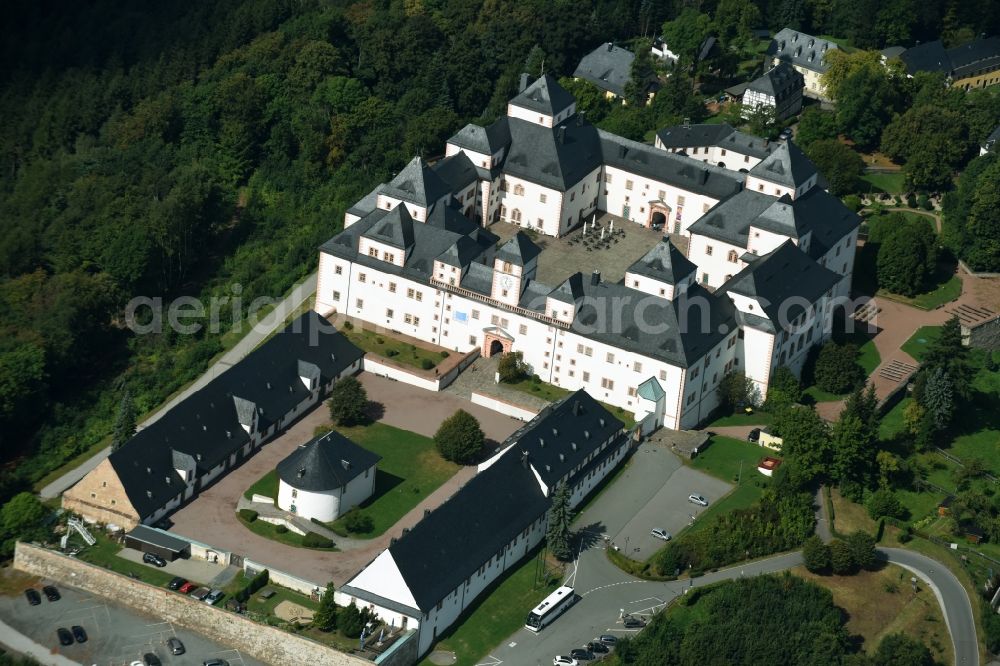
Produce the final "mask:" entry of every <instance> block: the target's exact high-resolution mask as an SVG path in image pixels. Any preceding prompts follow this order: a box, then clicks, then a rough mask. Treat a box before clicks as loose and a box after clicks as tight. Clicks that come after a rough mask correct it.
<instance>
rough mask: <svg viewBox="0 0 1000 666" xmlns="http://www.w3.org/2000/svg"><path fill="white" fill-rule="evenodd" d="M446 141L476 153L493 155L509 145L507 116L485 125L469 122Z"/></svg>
mask: <svg viewBox="0 0 1000 666" xmlns="http://www.w3.org/2000/svg"><path fill="white" fill-rule="evenodd" d="M448 143H450V144H453V145H456V146H459V147H460V148H467V149H469V150H471V151H473V152H476V153H482V154H484V155H494V154H496V153H498V152H500V151H501V150H502V149H503V148H506V147H507V146H508V145H510V129H509V128H508V127H507V117H506V116H503V117H501V118H499V119H497V120H496V122H493V123H490V124H489V125H487V126H486V127H481V126H480V125H474V124H472V123H469V124H468V125H466V126H465V127H463V128H462V129H460V130H458V132H456V133H455V135H454V136H453V137H451V138H450V139H448Z"/></svg>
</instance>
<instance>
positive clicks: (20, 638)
mask: <svg viewBox="0 0 1000 666" xmlns="http://www.w3.org/2000/svg"><path fill="white" fill-rule="evenodd" d="M0 644H3V645H6V646H7V647H9V648H10V649H11V650H14V651H15V652H20V653H21V654H23V655H26V656H28V657H31V658H32V659H34V660H35V661H37V662H38V663H40V664H45V666H78V665H77V662H75V661H73V660H71V659H67V658H66V657H64V656H62V655H61V654H53V652H52V648H47V647H45V646H43V645H39V644H38V643H36V642H35V641H33V640H31V639H30V638H28V637H27V636H25V635H24V634H22V633H21V632H19V631H18V630H17V629H15V628H14V627H12V626H10V625H9V624H7V623H6V622H3V621H0Z"/></svg>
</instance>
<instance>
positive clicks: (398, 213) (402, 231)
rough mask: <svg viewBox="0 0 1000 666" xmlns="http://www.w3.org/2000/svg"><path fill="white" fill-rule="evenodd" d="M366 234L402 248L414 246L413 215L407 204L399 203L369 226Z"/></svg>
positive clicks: (376, 239) (373, 238)
mask: <svg viewBox="0 0 1000 666" xmlns="http://www.w3.org/2000/svg"><path fill="white" fill-rule="evenodd" d="M364 236H365V238H370V239H372V240H374V241H378V242H380V243H385V244H386V245H391V246H393V247H398V248H399V249H401V250H406V249H409V248H411V247H413V217H412V216H411V215H410V211H409V209H407V207H406V206H403V205H397V206H396V207H395V208H393V209H392V210H390V211H389V212H388V213H386V214H385V216H384V217H382V219H381V220H379V222H378V223H377V224H375V225H373V226H371V227H369V229H368V231H367V232H365V234H364Z"/></svg>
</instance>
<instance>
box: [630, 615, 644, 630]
mask: <svg viewBox="0 0 1000 666" xmlns="http://www.w3.org/2000/svg"><path fill="white" fill-rule="evenodd" d="M645 626H646V623H645V622H644V621H642V620H640V619H639V618H637V617H627V618H625V628H626V629H642V628H643V627H645Z"/></svg>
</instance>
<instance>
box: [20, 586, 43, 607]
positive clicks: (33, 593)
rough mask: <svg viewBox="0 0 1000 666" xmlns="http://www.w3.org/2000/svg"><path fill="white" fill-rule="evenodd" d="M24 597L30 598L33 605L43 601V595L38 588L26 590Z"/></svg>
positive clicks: (29, 600) (29, 601)
mask: <svg viewBox="0 0 1000 666" xmlns="http://www.w3.org/2000/svg"><path fill="white" fill-rule="evenodd" d="M24 597H25V598H26V599H27V600H28V603H29V604H31V605H32V606H37V605H38V604H40V603H42V596H41V595H40V594H38V590H35V589H30V588H29V589H27V590H25V591H24Z"/></svg>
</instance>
